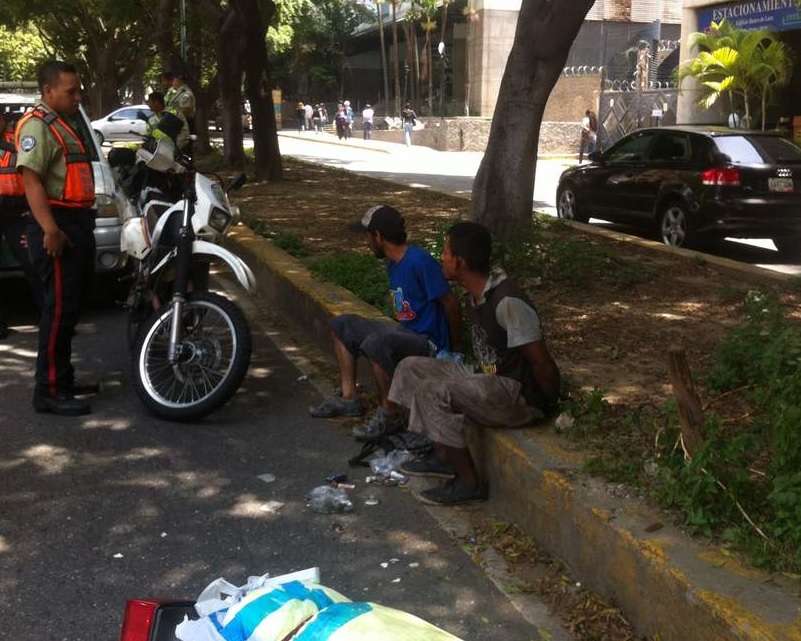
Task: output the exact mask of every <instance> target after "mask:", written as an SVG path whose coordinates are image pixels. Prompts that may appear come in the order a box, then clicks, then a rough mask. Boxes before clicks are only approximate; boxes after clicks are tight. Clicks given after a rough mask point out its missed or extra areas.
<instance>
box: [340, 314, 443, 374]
mask: <svg viewBox="0 0 801 641" xmlns="http://www.w3.org/2000/svg"><path fill="white" fill-rule="evenodd" d="M331 330H332V331H333V332H334V335H335V336H336V337H337V338H338V339H339V340H340V341H342V344H343V345H344V346H345V347H346V348H347V349H348V351H349V352H350V353H351V354H353V357H354V358H358V357H359V355H360V354H364V356H365V357H367V359H368V360H370V361H372V362H374V363H376V364H377V365H378V366H379V367H380V368H381V369H383V370H384V371H385V372H387V373H388V374H390V375H392V374H394V373H395V367H396V366H397V364H398V363H400V362H401V361H402V360H403V359H404V358H406V357H407V356H432V355H433V352H432V347H431V344H430V343H429V340H428V336H425V335H423V334H416V333H414V332H413V331H411V330H409V329H406V328H405V327H403V326H402V325H399V324H398V323H385V322H383V321H378V320H371V319H368V318H363V317H362V316H356V315H355V314H343V315H342V316H337V317H336V318H334V319H333V320H332V321H331Z"/></svg>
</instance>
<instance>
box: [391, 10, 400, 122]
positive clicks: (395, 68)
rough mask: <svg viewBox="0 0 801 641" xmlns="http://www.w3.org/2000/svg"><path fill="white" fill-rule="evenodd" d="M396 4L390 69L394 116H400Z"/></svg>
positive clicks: (393, 12) (393, 16) (393, 17)
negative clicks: (393, 89)
mask: <svg viewBox="0 0 801 641" xmlns="http://www.w3.org/2000/svg"><path fill="white" fill-rule="evenodd" d="M397 5H398V2H397V0H393V2H392V69H393V73H394V75H395V115H396V116H400V109H401V108H400V78H398V76H399V75H400V63H399V62H398V60H399V57H398V56H399V52H398V20H397V15H396V10H397Z"/></svg>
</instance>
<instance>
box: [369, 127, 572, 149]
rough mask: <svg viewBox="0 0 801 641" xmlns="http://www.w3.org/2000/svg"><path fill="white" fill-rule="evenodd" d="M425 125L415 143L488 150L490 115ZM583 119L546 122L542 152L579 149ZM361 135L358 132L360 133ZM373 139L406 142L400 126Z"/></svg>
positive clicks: (375, 133) (379, 132)
mask: <svg viewBox="0 0 801 641" xmlns="http://www.w3.org/2000/svg"><path fill="white" fill-rule="evenodd" d="M418 120H420V121H421V122H423V123H425V128H424V129H418V130H416V131H414V132H412V144H413V145H422V146H424V147H431V148H432V149H439V150H440V151H484V149H485V148H486V146H487V140H488V138H489V132H490V125H491V124H492V121H491V120H490V119H489V118H419V119H418ZM579 123H580V120H577V121H575V122H551V121H549V122H543V123H542V127H540V143H539V155H540V156H547V155H563V154H567V155H569V154H575V153H578V140H579V127H580V124H579ZM357 135H358V134H357ZM373 139H374V140H383V141H385V142H403V133H402V132H401V130H399V129H392V130H385V129H384V130H376V129H373Z"/></svg>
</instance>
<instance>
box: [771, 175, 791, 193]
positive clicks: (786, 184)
mask: <svg viewBox="0 0 801 641" xmlns="http://www.w3.org/2000/svg"><path fill="white" fill-rule="evenodd" d="M768 189H769V190H770V191H782V192H788V191H789V192H791V191H793V179H792V178H768Z"/></svg>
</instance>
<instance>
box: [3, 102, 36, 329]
mask: <svg viewBox="0 0 801 641" xmlns="http://www.w3.org/2000/svg"><path fill="white" fill-rule="evenodd" d="M21 115H22V114H21V113H19V112H3V111H0V236H4V237H5V239H6V245H8V248H9V250H10V251H11V253H12V254H13V256H14V258H15V259H16V260H17V262H18V263H20V265H22V268H23V269H24V270H25V276H26V278H27V279H28V284H29V285H30V288H31V293H32V294H33V296H34V300H35V301H36V305H37V307H38V308H39V310H40V311H41V309H42V293H41V290H42V285H41V283H40V282H39V277H38V276H37V275H36V272H34V270H33V269H32V268H31V263H30V260H28V250H27V248H26V246H25V227H26V226H27V222H26V218H25V216H24V214H25V212H26V211H27V209H28V207H27V204H26V202H25V188H24V187H23V185H22V176H20V175H19V173H18V172H17V149H16V147H15V146H14V125H15V124H16V121H17V118H19V116H21ZM0 304H2V296H0ZM6 336H8V326H7V324H6V319H5V316H4V314H3V310H2V309H0V338H6Z"/></svg>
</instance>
